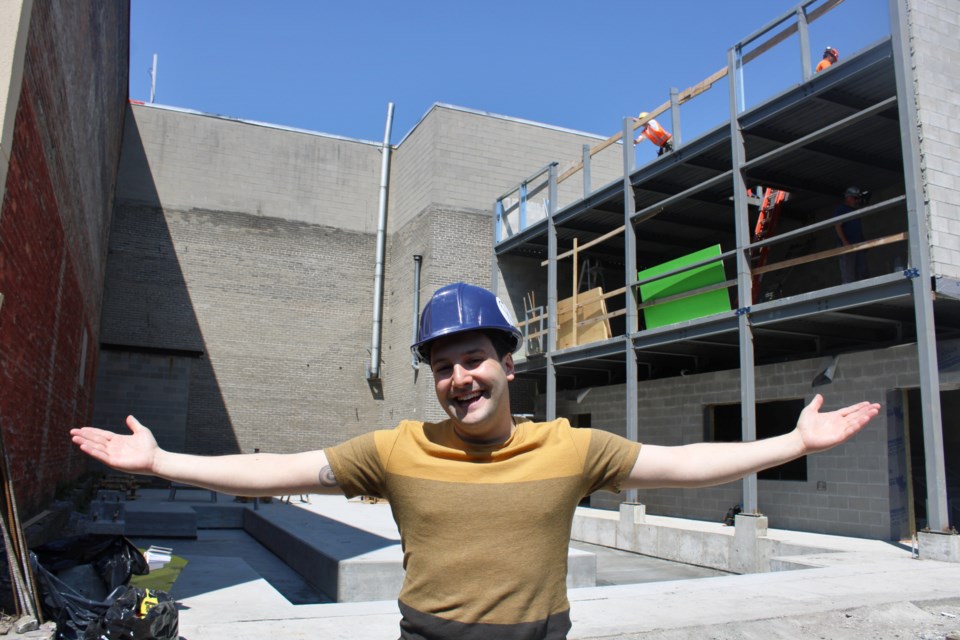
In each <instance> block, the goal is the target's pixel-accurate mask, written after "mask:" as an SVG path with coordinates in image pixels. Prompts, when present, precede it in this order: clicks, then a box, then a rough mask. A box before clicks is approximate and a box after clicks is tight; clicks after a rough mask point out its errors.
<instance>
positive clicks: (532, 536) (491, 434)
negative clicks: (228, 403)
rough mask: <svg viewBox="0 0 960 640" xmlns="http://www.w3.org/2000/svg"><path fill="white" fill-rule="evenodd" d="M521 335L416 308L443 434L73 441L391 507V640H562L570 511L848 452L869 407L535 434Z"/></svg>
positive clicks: (140, 430) (445, 299) (173, 467)
mask: <svg viewBox="0 0 960 640" xmlns="http://www.w3.org/2000/svg"><path fill="white" fill-rule="evenodd" d="M520 343H521V333H520V331H519V329H518V328H517V327H516V325H515V323H514V321H513V319H512V317H511V314H510V312H509V311H508V310H507V308H506V307H505V306H504V304H503V303H502V302H501V301H500V300H499V299H498V298H497V297H496V296H495V295H493V294H492V293H490V292H489V291H486V290H485V289H482V288H480V287H475V286H472V285H469V284H464V283H457V284H453V285H448V286H446V287H443V288H441V289H440V290H438V291H437V292H436V293H435V294H434V295H433V297H432V298H431V299H430V301H429V302H428V303H427V304H426V306H425V308H424V309H423V313H422V316H421V320H420V325H419V332H418V337H417V341H416V342H415V343H414V344H413V346H412V347H411V349H412V351H413V353H414V355H415V356H416V357H417V358H418V359H419V360H420V361H421V362H423V363H424V364H427V365H429V367H430V370H431V371H432V373H433V379H434V387H435V392H436V395H437V400H438V401H439V402H440V405H441V406H442V407H443V409H444V411H445V412H446V414H447V416H448V418H447V419H446V420H443V421H442V422H437V423H424V422H419V421H413V420H406V421H402V422H401V423H400V424H399V425H398V426H397V427H395V428H393V429H389V430H380V431H374V432H370V433H367V434H366V435H362V436H359V437H357V438H354V439H352V440H348V441H347V442H345V443H343V444H340V445H338V446H334V447H330V448H327V449H324V450H317V451H308V452H304V453H296V454H284V455H277V454H273V455H271V454H247V455H227V456H213V457H202V458H201V457H198V456H193V455H185V454H180V453H173V452H169V451H165V450H163V449H160V448H159V447H158V446H157V443H156V441H155V440H154V438H153V435H152V434H151V433H150V431H149V430H148V429H147V428H146V427H144V426H143V425H141V424H140V423H139V422H138V421H137V420H136V419H135V418H133V417H132V416H130V417H128V418H127V427H128V428H129V430H130V432H131V433H130V434H128V435H121V434H119V433H113V432H110V431H104V430H101V429H95V428H93V427H84V428H81V429H73V430H71V435H72V438H73V442H74V443H75V444H77V445H78V446H79V447H80V449H81V450H82V451H84V452H85V453H87V454H89V455H90V456H92V457H93V458H95V459H96V460H99V461H100V462H103V463H105V464H107V465H109V466H111V467H113V468H115V469H120V470H123V471H125V472H128V473H141V474H150V475H155V476H159V477H161V478H166V479H168V480H173V481H176V482H186V483H190V484H192V485H197V486H201V487H206V488H208V489H211V490H216V491H222V492H225V493H232V494H243V495H260V496H272V495H281V494H296V493H307V492H316V493H328V494H344V495H346V496H347V497H352V496H356V495H370V496H377V497H384V498H387V499H388V500H389V503H390V507H391V509H392V510H393V515H394V518H395V520H396V522H397V525H398V527H399V530H400V536H401V540H402V546H403V551H404V566H405V567H406V574H405V578H404V583H403V588H402V590H401V592H400V598H399V608H400V612H401V614H402V620H401V622H400V636H401V638H458V639H459V638H500V639H503V638H508V639H509V638H524V639H527V638H530V639H547V638H549V639H562V638H566V635H567V633H568V631H569V629H570V626H571V624H570V605H569V602H568V600H567V594H566V572H567V554H568V544H569V540H570V531H571V526H572V520H573V516H574V511H575V509H576V507H577V505H578V504H579V502H580V500H581V499H582V498H583V497H584V496H586V495H588V494H590V493H591V492H593V491H596V490H599V489H606V490H609V491H614V492H616V491H620V490H621V489H627V488H652V487H699V486H707V485H713V484H719V483H723V482H730V481H732V480H736V479H737V478H740V477H742V476H744V475H746V474H749V473H753V472H755V471H758V470H760V469H764V468H767V467H770V466H774V465H778V464H783V463H784V462H787V461H789V460H792V459H794V458H798V457H800V456H803V455H806V454H810V453H813V452H816V451H823V450H825V449H829V448H831V447H833V446H836V445H838V444H840V443H841V442H844V441H845V440H847V439H848V438H850V437H852V436H853V435H854V434H855V433H856V432H858V431H859V430H860V429H861V428H862V427H863V426H864V425H866V424H867V423H868V422H869V421H870V420H871V419H872V418H873V417H874V416H876V415H877V412H878V410H879V405H877V404H871V403H868V402H861V403H859V404H856V405H853V406H850V407H847V408H845V409H840V410H838V411H831V412H826V413H821V412H820V407H821V405H822V404H823V398H822V397H821V396H819V395H817V396H816V397H815V398H814V399H813V401H812V402H811V403H810V404H809V405H808V406H807V407H806V408H804V410H803V411H802V412H801V414H800V419H799V421H798V423H797V426H796V428H795V429H794V430H793V431H792V432H790V433H789V434H787V435H782V436H777V437H774V438H769V439H765V440H759V441H754V442H738V443H732V442H718V443H697V444H689V445H684V446H676V447H665V446H658V445H653V444H646V445H643V446H642V447H641V445H640V444H639V443H637V442H632V441H630V440H626V439H624V438H622V437H620V436H617V435H614V434H612V433H609V432H607V431H602V430H596V429H575V428H573V427H571V426H570V423H569V422H568V421H567V420H565V419H558V420H553V421H551V422H547V423H535V422H531V421H529V420H523V419H520V418H517V417H515V416H512V415H511V413H510V391H509V383H510V382H511V381H512V380H513V379H514V375H515V374H514V362H513V355H512V354H513V352H514V351H516V350H517V349H518V348H519V345H520Z"/></svg>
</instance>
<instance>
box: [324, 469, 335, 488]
mask: <svg viewBox="0 0 960 640" xmlns="http://www.w3.org/2000/svg"><path fill="white" fill-rule="evenodd" d="M320 486H321V487H336V486H337V477H336V476H335V475H333V469H331V468H330V465H327V466H325V467H324V468H323V469H320Z"/></svg>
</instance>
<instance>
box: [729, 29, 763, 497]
mask: <svg viewBox="0 0 960 640" xmlns="http://www.w3.org/2000/svg"><path fill="white" fill-rule="evenodd" d="M740 54H741V52H740V46H739V45H737V46H735V47H732V48H731V49H730V50H729V52H728V53H727V64H728V65H729V67H728V68H729V69H733V70H736V71H737V73H730V74H727V75H728V76H729V78H730V151H731V158H732V166H733V170H732V173H733V212H734V224H735V231H736V238H737V249H739V251H737V297H738V300H739V301H740V308H739V309H738V310H737V330H738V331H737V333H738V335H739V340H740V417H741V420H742V425H741V432H742V439H743V441H744V442H749V441H752V440H756V439H757V412H756V389H755V387H754V382H755V380H754V370H753V366H754V362H753V331H752V329H751V327H750V306H749V305H750V302H751V300H752V299H753V293H752V285H753V282H752V278H751V275H750V259H749V257H748V256H747V252H748V251H749V248H748V247H749V245H750V219H749V215H748V210H747V185H746V183H745V181H744V179H743V165H744V164H745V163H746V149H745V147H744V143H743V132H742V131H741V129H740V118H739V114H740V107H741V105H742V102H740V101H739V100H740V99H741V96H742V95H743V94H742V91H743V85H742V82H743V79H742V76H741V75H740V71H741V60H740V57H741V56H740ZM743 512H744V513H748V514H757V513H759V511H758V505H757V474H755V473H751V474H750V475H748V476H747V477H745V478H744V479H743Z"/></svg>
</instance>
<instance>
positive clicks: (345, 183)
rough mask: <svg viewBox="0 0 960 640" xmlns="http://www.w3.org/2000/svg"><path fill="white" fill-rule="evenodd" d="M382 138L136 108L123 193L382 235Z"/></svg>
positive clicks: (167, 204)
mask: <svg viewBox="0 0 960 640" xmlns="http://www.w3.org/2000/svg"><path fill="white" fill-rule="evenodd" d="M379 184H380V152H379V145H377V144H373V143H369V142H363V141H358V140H349V139H345V138H338V137H335V136H327V135H323V134H315V133H307V132H302V131H295V130H290V129H283V128H280V127H270V126H265V125H257V124H252V123H248V122H240V121H236V120H229V119H226V118H221V117H216V116H207V115H201V114H191V113H184V112H180V111H176V110H171V109H164V108H158V107H152V106H143V105H132V106H131V108H130V111H129V113H128V116H127V121H126V131H125V133H124V162H123V165H122V167H121V175H120V185H119V188H118V191H117V197H118V198H120V199H122V200H127V201H133V202H141V203H147V204H157V203H161V204H162V205H163V207H164V208H168V209H180V210H190V209H206V210H210V211H237V212H243V213H246V214H249V215H256V216H264V217H269V218H283V219H285V220H295V221H299V222H307V223H311V224H323V225H328V226H332V227H338V228H341V229H347V230H350V231H359V232H365V233H373V232H375V231H376V224H377V202H378V197H379Z"/></svg>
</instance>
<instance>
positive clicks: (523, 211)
mask: <svg viewBox="0 0 960 640" xmlns="http://www.w3.org/2000/svg"><path fill="white" fill-rule="evenodd" d="M526 228H527V183H526V182H521V183H520V224H519V226H518V227H517V231H523V230H524V229H526Z"/></svg>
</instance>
